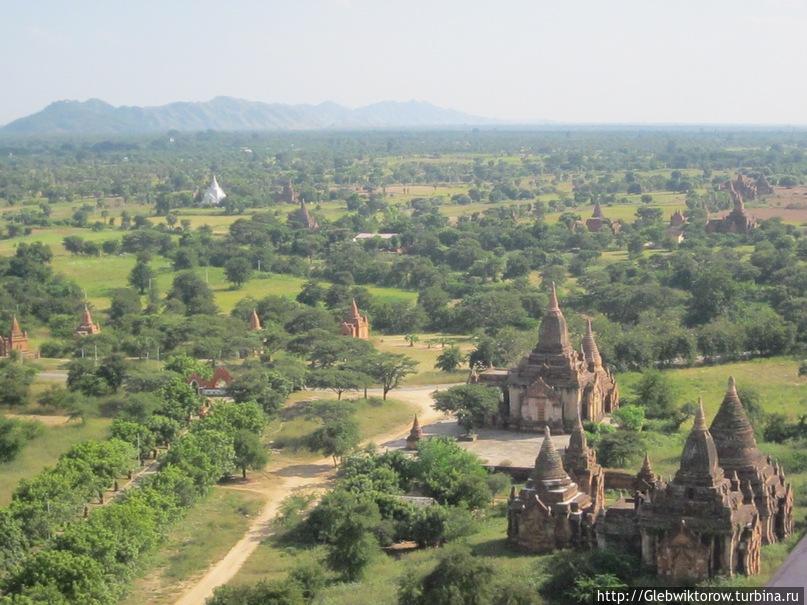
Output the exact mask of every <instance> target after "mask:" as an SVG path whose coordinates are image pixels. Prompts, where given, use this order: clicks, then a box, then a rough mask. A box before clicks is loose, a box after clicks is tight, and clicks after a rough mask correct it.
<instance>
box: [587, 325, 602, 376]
mask: <svg viewBox="0 0 807 605" xmlns="http://www.w3.org/2000/svg"><path fill="white" fill-rule="evenodd" d="M583 356H584V357H585V359H586V362H587V363H588V364H589V365H594V366H601V365H602V356H601V355H600V349H599V347H597V341H596V340H594V332H593V330H592V329H591V319H587V320H586V334H585V336H583Z"/></svg>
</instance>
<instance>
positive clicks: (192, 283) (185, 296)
mask: <svg viewBox="0 0 807 605" xmlns="http://www.w3.org/2000/svg"><path fill="white" fill-rule="evenodd" d="M168 299H169V300H176V301H179V302H181V303H182V304H183V305H184V308H185V314H186V315H214V314H215V313H216V311H217V309H216V305H215V303H214V302H213V291H212V290H211V289H210V286H208V285H207V284H206V283H205V282H204V281H203V280H202V279H201V278H200V277H199V276H198V275H196V274H195V273H193V272H192V271H184V272H182V273H180V274H179V275H177V276H176V277H175V278H174V283H173V285H172V287H171V290H170V291H169V292H168Z"/></svg>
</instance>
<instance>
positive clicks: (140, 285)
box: [129, 260, 154, 294]
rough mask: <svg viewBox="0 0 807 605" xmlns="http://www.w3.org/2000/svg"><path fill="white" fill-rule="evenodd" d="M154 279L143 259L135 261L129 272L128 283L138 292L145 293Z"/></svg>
mask: <svg viewBox="0 0 807 605" xmlns="http://www.w3.org/2000/svg"><path fill="white" fill-rule="evenodd" d="M152 279H154V272H153V271H152V270H151V267H149V265H148V263H147V262H146V261H144V260H138V261H137V262H136V263H135V266H134V268H133V269H132V271H131V273H129V285H131V286H132V287H133V288H136V289H137V291H138V292H140V294H145V293H146V290H148V289H149V286H150V285H151V280H152Z"/></svg>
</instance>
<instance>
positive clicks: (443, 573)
mask: <svg viewBox="0 0 807 605" xmlns="http://www.w3.org/2000/svg"><path fill="white" fill-rule="evenodd" d="M494 575H495V574H494V569H493V567H492V566H491V565H490V564H489V563H487V562H485V561H484V560H483V559H481V558H479V557H475V556H473V555H472V554H471V552H470V551H469V550H468V548H467V547H462V548H459V547H455V548H450V549H448V550H446V551H445V552H443V553H442V554H441V556H440V560H439V562H438V563H437V566H436V567H435V568H434V570H432V571H431V572H430V573H428V574H426V576H424V577H423V578H422V579H420V580H418V579H417V578H416V577H415V576H412V575H409V576H405V577H404V579H403V580H402V581H401V583H400V584H399V586H398V603H399V605H460V604H461V605H490V603H491V598H492V595H493V579H494Z"/></svg>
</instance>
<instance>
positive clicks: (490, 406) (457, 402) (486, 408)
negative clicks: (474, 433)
mask: <svg viewBox="0 0 807 605" xmlns="http://www.w3.org/2000/svg"><path fill="white" fill-rule="evenodd" d="M434 408H435V409H436V410H439V411H441V412H448V413H451V414H454V415H456V417H457V423H458V424H459V425H460V426H461V427H463V428H464V429H465V431H466V432H470V431H471V430H472V429H474V428H480V427H483V426H485V423H486V422H488V421H489V420H490V417H491V415H493V414H495V413H496V412H497V411H498V409H499V391H498V389H495V388H491V387H487V386H484V385H479V384H463V385H458V386H454V387H451V388H450V389H446V390H444V391H438V392H437V393H436V394H435V395H434Z"/></svg>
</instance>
